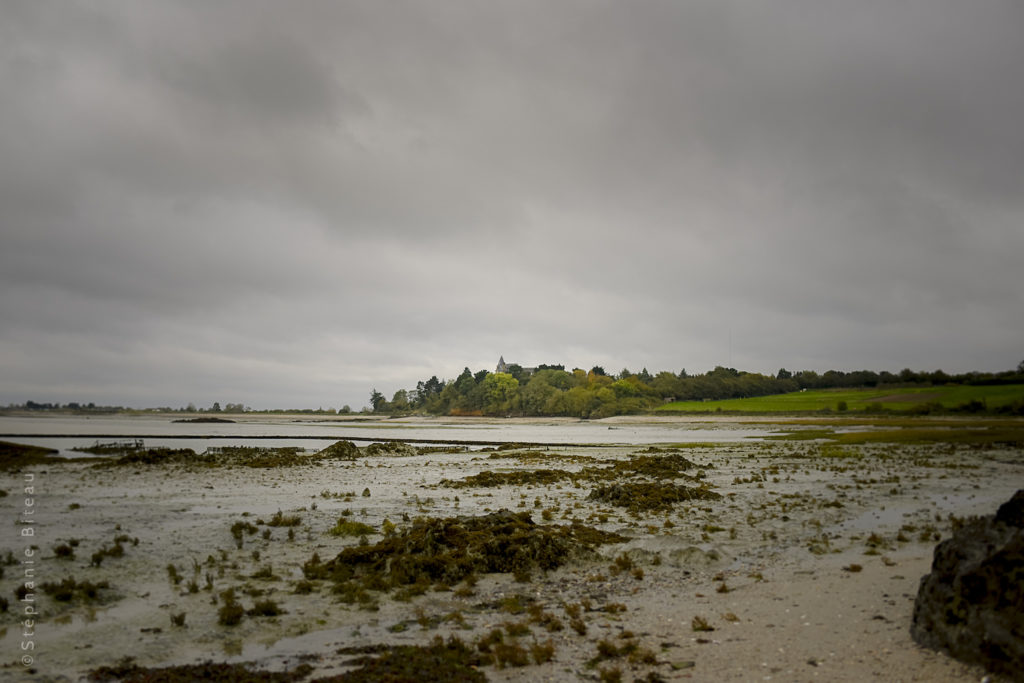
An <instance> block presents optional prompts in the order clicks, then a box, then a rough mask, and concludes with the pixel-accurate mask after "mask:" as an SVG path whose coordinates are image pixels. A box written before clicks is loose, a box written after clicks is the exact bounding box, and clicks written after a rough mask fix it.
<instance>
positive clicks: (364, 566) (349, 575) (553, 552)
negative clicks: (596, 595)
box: [303, 510, 626, 590]
mask: <svg viewBox="0 0 1024 683" xmlns="http://www.w3.org/2000/svg"><path fill="white" fill-rule="evenodd" d="M625 540H626V539H625V538H624V537H622V536H619V535H618V534H613V533H610V532H605V531H600V530H598V529H594V528H591V527H586V526H583V525H580V524H575V523H574V524H572V525H566V526H559V525H552V526H542V525H537V524H535V523H534V522H533V520H532V519H531V518H530V516H529V514H527V513H525V512H524V513H518V514H516V513H512V512H510V511H508V510H501V511H498V512H494V513H491V514H488V515H483V516H480V517H455V518H446V519H434V518H426V519H417V520H415V521H414V522H413V525H412V527H411V528H410V529H407V530H405V531H402V532H401V533H396V534H395V535H393V536H388V537H385V538H384V539H382V540H380V541H379V542H378V543H376V544H374V545H367V546H358V547H350V548H345V549H344V550H342V551H341V552H340V553H339V554H338V555H337V556H336V557H335V558H334V559H332V560H330V561H328V562H321V561H320V559H319V557H317V556H316V555H314V557H313V558H312V559H311V560H310V561H309V562H307V563H306V564H305V565H303V572H304V574H305V576H306V578H307V579H330V580H332V581H334V582H335V583H338V584H342V585H344V584H348V583H349V582H350V581H353V580H358V581H360V582H361V583H362V584H363V586H364V587H366V588H369V589H371V590H388V589H390V588H396V587H410V586H421V587H429V586H430V585H434V584H438V583H440V584H444V585H449V586H450V585H454V584H456V583H458V582H459V581H460V580H462V579H464V578H466V577H468V576H470V575H473V574H486V573H496V572H512V573H523V572H526V573H529V572H530V571H531V570H533V569H540V570H545V571H546V570H550V569H555V568H557V567H559V566H561V565H563V564H565V563H566V562H567V561H569V559H570V558H571V557H572V556H573V555H575V554H580V553H586V552H588V551H589V550H591V549H592V547H593V546H595V545H598V544H603V543H616V542H622V541H625ZM424 590H425V588H424Z"/></svg>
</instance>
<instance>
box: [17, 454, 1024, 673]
mask: <svg viewBox="0 0 1024 683" xmlns="http://www.w3.org/2000/svg"><path fill="white" fill-rule="evenodd" d="M202 455H203V454H202V453H200V456H202ZM223 457H224V458H233V459H234V460H230V461H226V462H221V463H219V464H216V465H215V466H211V465H210V462H209V461H208V460H207V461H204V460H203V459H202V458H200V457H198V456H197V458H196V459H195V460H194V461H191V460H190V459H189V458H188V457H184V458H181V457H178V455H175V456H174V457H168V458H159V457H158V458H149V459H147V458H138V459H136V460H135V461H125V462H124V463H123V464H121V465H110V464H106V465H99V464H98V463H93V462H88V461H85V460H73V461H63V462H52V463H51V462H42V463H40V462H39V461H38V460H30V461H25V462H24V463H23V464H22V465H21V466H16V467H12V468H9V469H6V470H4V471H3V472H0V477H2V479H0V489H2V490H3V491H5V492H6V493H7V495H6V496H2V497H0V518H2V520H3V524H2V525H0V529H2V531H0V564H2V565H3V570H4V571H3V576H2V578H0V595H2V596H3V598H4V600H6V601H7V608H6V611H5V612H3V613H0V619H2V620H3V621H2V623H3V624H4V630H3V631H2V632H0V633H2V638H0V648H2V650H0V653H2V654H0V667H2V668H0V677H3V678H5V679H11V680H22V679H24V680H69V681H76V680H84V679H85V677H86V676H87V675H88V673H89V672H90V671H94V670H96V669H99V668H100V667H111V670H114V669H116V667H121V668H122V670H124V671H128V670H131V668H132V667H141V668H157V667H172V666H186V665H188V666H199V665H202V664H204V663H207V664H211V663H212V664H218V665H219V664H242V663H245V664H246V666H247V667H249V668H250V669H251V670H261V671H266V672H285V671H292V672H294V671H296V670H299V671H301V672H302V673H303V676H304V680H310V681H312V680H316V679H318V678H326V677H330V676H340V675H342V674H346V673H349V674H351V675H352V676H355V675H356V674H355V673H353V672H356V671H359V670H360V669H361V668H364V667H367V666H369V667H371V669H372V667H373V666H375V665H374V664H373V663H372V662H373V661H378V660H375V659H374V657H377V658H379V662H381V663H380V664H379V666H385V664H387V662H388V661H389V660H388V659H387V657H388V653H389V652H395V651H401V650H396V648H403V647H408V648H422V650H416V652H422V653H424V656H425V657H429V656H435V655H437V656H440V655H438V653H439V652H440V653H442V654H443V653H445V652H461V651H462V649H461V648H462V645H459V644H458V643H462V644H464V645H465V646H466V647H467V648H469V649H470V650H471V651H472V652H473V653H474V655H473V658H471V659H470V660H468V661H470V664H469V665H468V666H469V667H470V670H472V671H475V672H479V673H480V674H482V675H483V676H485V677H486V678H487V679H488V680H495V681H502V680H531V681H532V680H558V681H563V680H564V681H575V680H598V679H604V680H615V679H616V676H619V677H620V678H621V680H640V679H643V680H659V679H664V680H676V679H680V680H681V679H684V678H687V679H696V680H716V681H720V680H765V679H769V678H775V679H781V680H797V681H802V680H849V681H854V680H865V679H869V678H873V677H874V678H878V677H883V678H885V679H886V680H933V681H934V680H938V681H946V680H949V681H953V680H978V679H979V678H980V676H981V674H980V673H979V670H977V669H974V668H971V667H969V666H967V665H964V664H960V663H958V662H956V661H953V660H951V659H949V658H947V657H945V656H944V655H941V654H938V653H934V652H931V651H929V650H925V649H923V648H920V647H918V646H917V645H915V644H914V643H913V642H912V641H911V639H910V637H909V627H910V616H911V611H912V607H913V599H914V594H915V593H916V589H917V583H918V581H919V580H920V577H921V576H922V575H923V574H925V573H927V572H928V569H929V564H930V560H931V555H932V550H933V548H934V546H935V543H936V542H937V541H938V540H939V539H942V538H945V537H948V536H949V534H950V530H951V528H952V526H954V525H955V524H958V523H959V522H960V518H962V517H965V516H967V515H971V514H983V513H987V512H990V511H991V510H992V509H994V507H996V506H998V504H999V502H1002V501H1004V500H1006V499H1007V498H1009V496H1010V495H1012V493H1013V492H1014V490H1015V489H1016V488H1017V487H1018V486H1019V484H1020V481H1021V479H1022V477H1021V475H1022V473H1024V455H1022V453H1021V451H1020V449H1019V448H1011V447H1004V446H1000V445H998V444H995V445H993V444H988V445H984V446H977V445H971V444H947V443H928V444H898V445H897V444H869V445H851V446H842V447H837V446H835V445H833V444H825V443H821V442H817V441H813V440H807V441H799V442H770V443H735V442H733V443H725V444H718V445H716V444H713V443H701V444H697V445H694V446H691V447H686V448H667V447H666V448H662V449H661V450H658V451H655V452H652V451H650V450H648V448H647V446H646V445H645V446H643V447H639V446H608V447H601V448H573V447H557V448H544V449H538V448H536V447H529V448H509V449H504V450H493V451H487V452H483V451H480V450H466V449H465V448H461V447H460V448H450V449H445V448H432V449H429V450H423V449H417V448H413V447H403V446H401V445H387V446H380V447H376V448H366V447H361V448H358V449H357V450H355V451H354V450H353V448H352V447H349V446H346V445H341V446H336V447H333V448H332V449H330V450H329V451H328V452H327V453H325V454H323V455H321V456H317V455H316V454H314V453H311V452H310V453H301V452H300V453H289V454H287V455H286V456H285V455H282V456H281V457H277V458H275V457H267V456H266V454H261V455H260V456H259V457H260V458H261V461H260V466H251V464H248V463H246V462H243V461H242V460H244V457H247V456H246V454H244V453H239V452H237V451H236V452H231V453H229V454H228V455H223ZM240 459H241V460H240ZM672 463H674V465H672ZM670 465H671V466H670ZM544 471H548V472H558V473H559V474H557V475H549V474H538V473H539V472H544ZM485 472H487V473H491V475H485V476H482V477H481V476H480V475H482V474H483V473H485ZM595 472H599V473H601V474H600V475H599V476H600V477H601V478H600V479H597V478H596V477H597V476H598V475H594V474H593V473H595ZM562 473H566V474H562ZM588 473H589V474H588ZM442 482H443V483H442ZM454 482H458V485H453V483H454ZM654 485H657V486H659V487H661V488H660V489H658V490H660V491H661V493H662V494H664V492H665V491H676V492H678V491H679V490H685V491H691V490H699V491H704V492H706V495H704V494H702V495H699V496H687V495H679V496H675V495H671V496H666V495H661V496H660V497H659V498H658V504H657V505H656V506H654V507H647V506H645V505H640V504H636V505H630V504H629V502H630V496H631V492H632V494H633V495H632V498H633V499H636V500H640V498H638V497H637V495H636V494H637V492H641V493H642V492H643V490H645V489H644V487H650V486H654ZM615 487H617V488H615ZM667 487H671V488H667ZM605 488H607V490H608V491H614V492H615V494H614V495H611V494H609V496H605V495H596V496H595V495H593V492H594V491H598V490H604V489H605ZM28 489H31V492H30V493H26V490H28ZM27 498H30V499H31V500H32V503H31V504H30V505H27V504H26V499H27ZM620 500H621V501H623V502H625V504H624V505H623V504H620V502H619V501H620ZM502 511H505V512H502ZM468 519H491V520H495V519H499V520H500V519H504V520H505V521H506V522H507V523H508V524H509V525H510V526H508V528H507V529H505V531H503V532H501V533H499V534H497V536H496V537H494V538H491V539H489V540H488V539H484V538H482V537H480V538H481V539H482V542H483V543H485V544H486V543H487V542H490V541H493V542H496V543H497V542H500V543H507V544H511V545H505V546H501V545H499V546H488V547H487V549H486V551H485V550H471V551H465V554H464V555H465V557H469V558H470V560H466V561H465V562H463V561H464V560H465V557H464V556H462V555H459V552H462V551H453V552H455V554H454V555H453V556H450V557H448V556H445V553H446V552H449V551H448V550H446V548H447V547H448V546H446V545H445V544H444V543H441V542H440V541H438V542H437V543H435V544H434V545H433V546H430V547H432V548H434V549H435V550H436V551H437V552H436V555H437V557H442V556H445V557H446V558H447V559H446V560H445V561H446V562H448V561H453V562H456V563H459V562H462V564H459V565H458V569H457V570H453V571H450V572H448V573H445V572H444V571H443V570H444V569H445V568H446V567H441V570H442V571H440V572H439V573H436V574H432V573H431V571H428V570H427V569H426V568H425V567H424V566H422V565H419V564H417V563H416V562H412V561H411V560H410V562H409V563H408V564H406V565H405V569H404V570H402V571H405V572H406V573H407V575H408V576H406V577H404V578H408V579H409V580H408V581H406V580H404V578H403V580H402V581H397V580H394V579H395V577H394V576H393V575H392V574H391V572H392V571H393V570H396V571H397V570H399V567H398V566H397V565H396V564H395V563H394V562H392V563H390V564H389V563H388V562H386V561H383V562H377V561H378V560H380V559H381V558H380V557H375V556H374V555H373V552H372V551H373V550H374V549H382V548H386V547H391V545H395V544H396V542H397V541H398V540H400V539H403V538H404V539H406V540H408V541H409V543H407V544H406V549H407V550H410V551H411V552H410V553H409V558H413V557H418V558H419V560H418V561H422V560H423V552H422V549H421V548H420V546H417V545H415V544H414V543H413V542H412V540H413V539H414V538H416V539H419V540H420V541H422V540H423V537H424V534H429V533H433V534H442V535H443V534H444V533H451V534H455V535H458V533H463V532H465V533H467V534H469V533H476V532H477V531H479V530H480V529H479V528H478V527H477V526H474V525H475V524H476V523H469V524H468V526H467V523H466V522H465V521H462V522H457V521H452V520H468ZM429 520H435V522H430V521H429ZM437 520H442V521H437ZM443 520H448V521H447V522H444V521H443ZM516 520H518V521H516ZM527 520H528V521H527ZM431 524H434V526H431ZM460 524H461V528H462V532H458V531H457V530H455V531H453V529H456V527H457V526H459V525H460ZM417 525H418V526H417ZM573 528H577V529H581V528H587V529H591V530H593V531H594V532H595V533H598V532H599V533H603V534H608V538H613V537H612V536H611V535H613V534H614V535H617V537H615V539H614V540H613V541H611V542H601V543H595V542H590V541H586V542H584V541H582V540H580V539H579V538H577V537H575V536H574V535H573V534H572V533H571V532H570V531H571V530H572V529H573ZM23 529H31V530H32V531H31V536H28V535H23V531H22V530H23ZM347 530H353V531H356V530H359V531H361V533H351V534H349V533H346V531H347ZM417 530H419V536H417V533H418V532H417ZM446 530H447V531H446ZM537 530H540V531H542V532H543V534H545V535H544V536H543V537H539V536H531V534H533V533H534V532H535V531H537ZM545 530H546V531H545ZM332 531H333V533H332ZM492 531H493V530H492ZM506 532H507V533H506ZM502 534H504V535H502ZM527 538H531V539H532V540H526V541H524V543H526V545H525V546H522V547H520V546H516V545H515V544H514V543H515V542H518V540H516V539H519V540H521V539H527ZM553 539H554V540H553ZM591 540H593V539H591ZM417 542H419V541H417ZM389 544H391V545H389ZM530 544H533V545H530ZM398 545H401V544H398ZM583 546H586V547H585V548H584V547H583ZM481 547H483V546H481ZM582 550H585V551H586V552H582ZM26 551H31V552H32V555H31V556H30V557H28V556H26V554H25V553H26ZM577 551H580V552H577ZM474 553H476V554H474ZM517 553H518V554H517ZM529 553H536V554H535V555H530V554H529ZM314 555H315V556H316V558H317V562H318V563H319V564H320V566H322V567H329V568H331V569H332V570H337V571H334V572H332V571H325V572H321V573H318V572H317V571H316V570H315V569H314V570H312V571H311V570H310V566H311V565H310V562H311V560H312V559H313V558H314ZM480 557H488V558H494V557H509V558H519V560H517V562H518V563H516V562H513V563H510V564H504V565H503V564H501V563H498V562H490V561H487V562H485V561H482V560H481V561H479V562H478V561H476V560H475V559H472V558H480ZM531 557H533V558H534V559H533V560H530V559H529V558H531ZM523 558H526V559H523ZM27 559H31V561H32V564H31V565H28V564H26V563H25V562H26V560H27ZM356 559H358V561H356ZM407 559H408V558H407ZM555 559H557V561H555ZM364 560H365V561H364ZM313 566H314V567H315V566H316V564H314V565H313ZM342 567H347V568H348V569H343V568H342ZM29 569H30V570H31V575H29V574H27V571H28V570H29ZM517 569H521V570H522V571H517ZM375 574H379V575H380V577H378V578H380V579H381V581H380V582H375V580H374V578H373V576H374V575H375ZM339 577H340V578H339ZM26 579H28V580H29V581H30V583H32V590H30V591H28V592H26V590H25V589H24V588H21V590H20V591H19V587H21V586H24V584H25V582H26ZM336 579H337V580H336ZM354 579H358V585H353V580H354ZM43 583H49V584H50V585H51V586H56V589H55V590H58V591H59V590H60V588H61V586H62V585H63V586H64V588H66V589H67V590H66V591H64V592H61V593H60V595H59V596H58V595H57V594H47V593H46V592H44V590H43V589H42V584H43ZM82 586H85V587H86V588H85V589H84V590H83V589H82V588H81V587H82ZM346 587H347V588H346ZM412 587H414V588H412ZM19 593H20V595H19ZM225 594H227V597H226V596H225ZM30 595H31V598H30V597H29V596H30ZM2 604H3V603H0V605H2ZM232 605H236V606H237V607H238V608H239V609H240V616H238V618H237V620H234V621H233V622H232V623H224V621H225V620H224V618H223V617H224V610H225V608H226V607H230V606H232ZM29 607H31V609H32V611H33V612H35V614H31V615H28V616H27V615H26V609H27V608H29ZM229 611H230V610H229ZM235 613H236V614H238V613H239V612H238V610H235ZM27 620H31V622H32V624H31V626H28V627H27V626H25V623H26V621H27ZM229 621H230V620H229ZM496 631H497V632H498V633H497V635H496V634H495V632H496ZM26 632H31V633H32V635H28V636H26V635H24V633H26ZM438 636H440V641H439V640H437V637H438ZM453 637H454V638H456V639H457V642H456V641H453V640H452V638H453ZM26 642H31V643H32V649H30V650H24V649H23V644H24V643H26ZM439 643H440V645H439ZM435 646H436V647H438V648H440V649H431V648H432V647H435ZM549 648H550V649H549ZM406 652H413V650H408V651H406ZM498 652H500V653H502V654H501V655H500V656H498V655H497V654H496V653H498ZM360 653H361V654H360ZM374 653H376V654H374ZM26 655H28V656H31V657H32V660H33V661H32V663H31V665H30V666H26V665H24V664H23V663H22V661H21V659H22V657H23V656H26ZM125 657H132V658H133V660H131V661H130V662H127V661H125V660H124V658H125ZM367 657H370V659H369V660H368V659H367ZM212 664H211V665H212ZM452 666H456V665H455V664H453V665H452ZM459 666H461V665H459ZM460 671H461V670H460ZM453 675H454V674H453ZM466 675H467V676H468V677H470V678H473V679H474V680H481V679H477V678H476V677H475V674H466ZM352 680H358V679H357V678H352Z"/></svg>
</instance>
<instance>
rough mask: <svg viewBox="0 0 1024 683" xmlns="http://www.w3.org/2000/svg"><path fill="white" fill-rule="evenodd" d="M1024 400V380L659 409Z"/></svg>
mask: <svg viewBox="0 0 1024 683" xmlns="http://www.w3.org/2000/svg"><path fill="white" fill-rule="evenodd" d="M1021 400H1024V384H1005V385H998V386H966V385H948V386H937V387H907V388H899V389H892V388H886V389H820V390H807V391H797V392H793V393H791V394H776V395H774V396H758V397H756V398H736V399H727V400H724V401H676V402H674V403H666V404H665V405H663V406H660V407H659V408H658V412H681V413H715V412H733V413H805V412H824V411H832V412H839V411H840V407H839V404H840V402H845V403H846V409H847V411H848V412H854V411H861V412H862V411H864V410H866V409H869V408H871V409H872V410H876V409H877V408H878V407H881V408H883V409H885V410H891V411H911V410H914V409H915V408H919V407H921V406H923V405H925V404H927V403H937V404H941V405H942V407H943V408H956V407H957V406H960V405H963V404H965V403H968V402H970V401H981V402H983V403H984V404H985V405H986V406H987V407H988V408H989V409H990V410H992V409H995V408H999V407H1000V406H1004V405H1008V404H1010V403H1013V402H1014V401H1021Z"/></svg>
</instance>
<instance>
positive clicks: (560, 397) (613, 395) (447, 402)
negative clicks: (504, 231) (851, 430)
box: [370, 362, 1024, 418]
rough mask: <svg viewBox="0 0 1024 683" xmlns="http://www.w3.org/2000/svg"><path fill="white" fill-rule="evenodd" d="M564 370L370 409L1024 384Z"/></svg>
mask: <svg viewBox="0 0 1024 683" xmlns="http://www.w3.org/2000/svg"><path fill="white" fill-rule="evenodd" d="M564 367H565V366H563V365H541V366H538V369H537V370H536V371H535V372H533V373H529V372H526V371H525V370H523V368H522V367H520V366H518V365H510V366H509V367H508V372H500V373H494V372H489V371H487V370H479V371H477V372H472V371H470V369H469V368H468V367H467V368H465V369H464V370H463V371H462V373H461V374H460V375H459V376H458V377H456V378H455V379H453V380H447V381H446V380H440V379H438V378H437V376H436V375H435V376H433V377H431V378H430V379H428V380H426V381H421V382H418V383H417V385H416V388H415V389H400V390H398V391H396V392H395V394H394V396H393V397H392V399H391V400H390V401H388V400H387V397H386V396H384V395H383V394H382V393H380V392H379V391H377V390H376V389H374V390H373V391H372V392H371V394H370V409H371V411H372V412H374V413H385V414H409V413H428V414H434V415H487V416H501V415H520V416H541V415H545V416H549V415H550V416H569V417H581V418H601V417H610V416H612V415H622V414H630V413H641V412H645V411H648V410H651V409H653V408H656V407H657V406H659V405H661V404H662V403H665V402H669V401H705V400H707V401H717V400H722V399H730V398H751V397H754V396H768V395H772V394H785V393H790V392H793V391H800V390H802V389H838V388H859V387H879V386H892V387H894V388H895V387H899V386H904V387H907V386H921V385H943V384H973V385H985V384H1015V383H1022V382H1024V362H1021V363H1020V364H1019V365H1018V366H1017V369H1016V370H1011V371H1006V372H999V373H980V372H970V373H963V374H958V375H951V374H947V373H945V372H943V371H942V370H936V371H933V372H915V371H913V370H910V369H905V370H902V371H900V372H898V373H891V372H885V371H883V372H874V371H871V370H857V371H853V372H843V371H841V370H829V371H827V372H824V373H821V374H819V373H817V372H815V371H813V370H801V371H798V372H791V371H789V370H786V369H785V368H782V369H780V370H779V371H778V372H777V373H776V374H775V375H774V376H772V375H764V374H760V373H756V372H741V371H739V370H736V369H735V368H726V367H722V366H718V367H716V368H715V369H714V370H711V371H709V372H706V373H703V374H695V375H691V374H689V373H687V372H686V370H685V369H684V370H682V371H680V372H678V373H674V372H669V371H661V372H658V373H657V374H651V373H650V372H648V371H647V368H644V369H643V370H641V371H640V372H638V373H633V372H630V371H629V369H623V370H622V371H621V372H619V373H618V374H617V375H614V376H613V375H609V374H608V373H606V372H605V370H604V368H602V367H600V366H594V367H593V368H591V369H590V370H589V371H585V370H582V369H580V368H575V369H573V370H572V371H567V370H565V369H564Z"/></svg>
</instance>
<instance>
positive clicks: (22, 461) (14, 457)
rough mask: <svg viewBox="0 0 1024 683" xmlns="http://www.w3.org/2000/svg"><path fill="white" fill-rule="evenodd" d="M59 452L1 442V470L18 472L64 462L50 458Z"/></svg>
mask: <svg viewBox="0 0 1024 683" xmlns="http://www.w3.org/2000/svg"><path fill="white" fill-rule="evenodd" d="M57 452H58V451H55V450H53V449H52V448H41V447H39V446H26V445H24V444H20V443H11V442H10V441H0V470H16V469H20V468H22V467H27V466H29V465H40V464H44V463H48V462H54V461H59V460H63V458H52V457H50V456H51V455H52V454H53V453H57Z"/></svg>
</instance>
